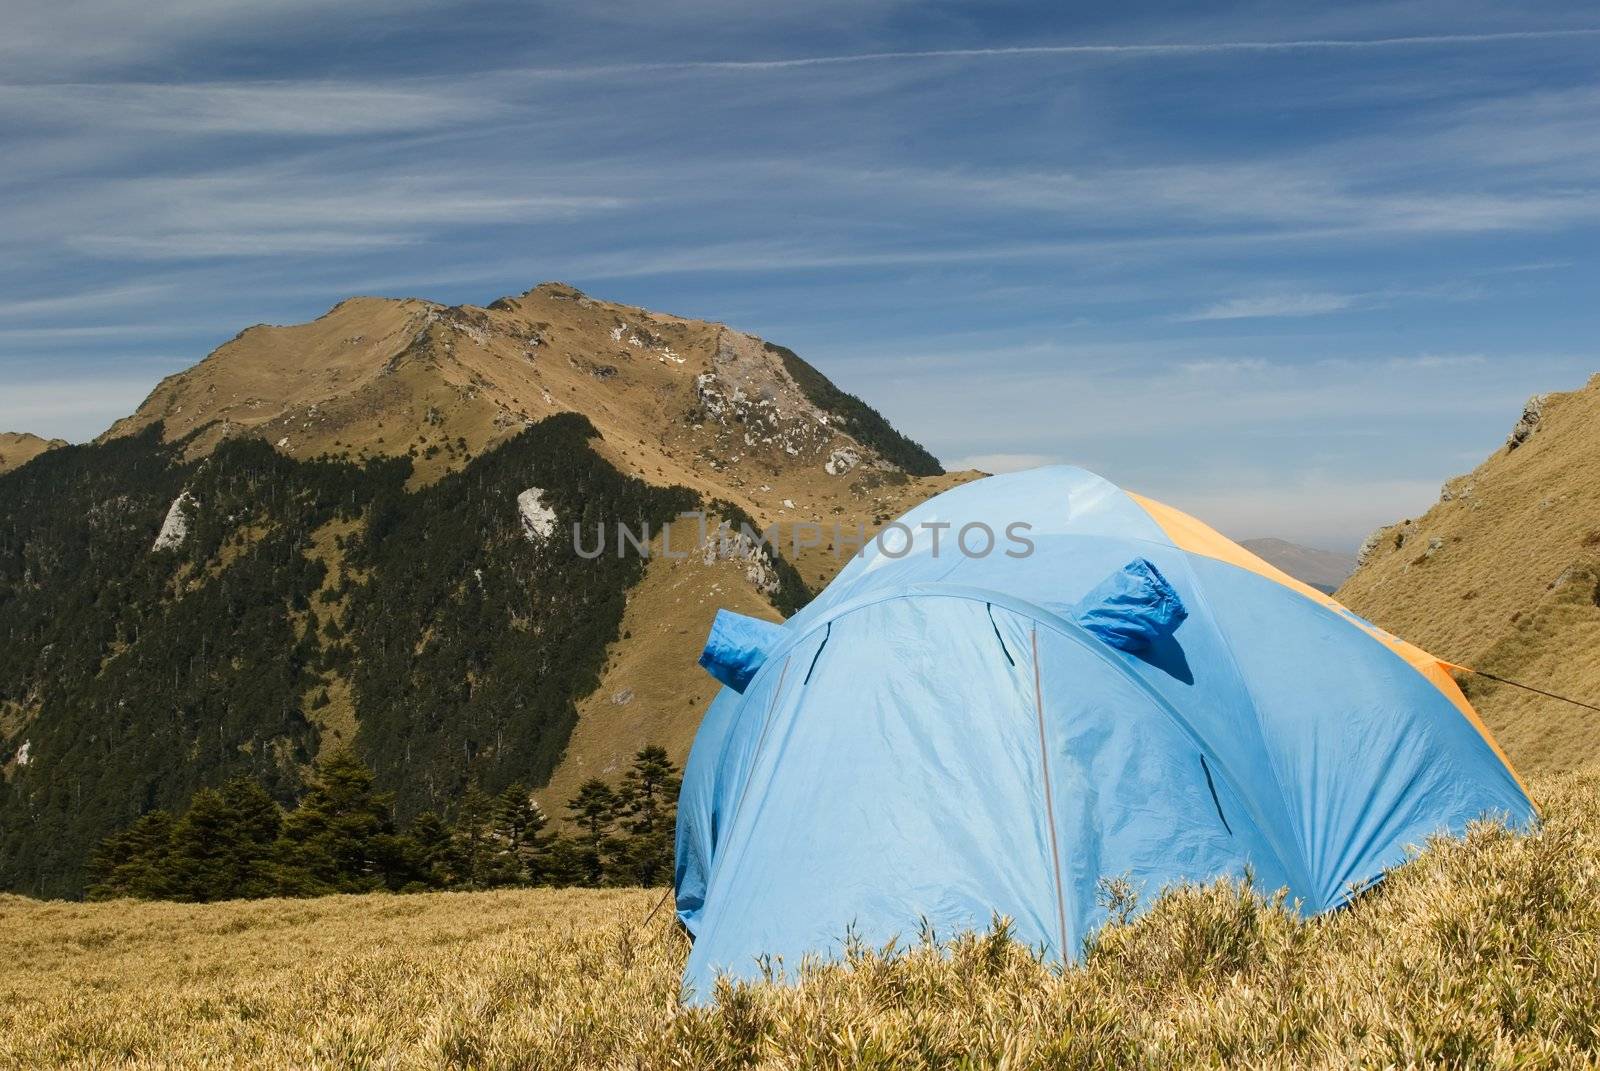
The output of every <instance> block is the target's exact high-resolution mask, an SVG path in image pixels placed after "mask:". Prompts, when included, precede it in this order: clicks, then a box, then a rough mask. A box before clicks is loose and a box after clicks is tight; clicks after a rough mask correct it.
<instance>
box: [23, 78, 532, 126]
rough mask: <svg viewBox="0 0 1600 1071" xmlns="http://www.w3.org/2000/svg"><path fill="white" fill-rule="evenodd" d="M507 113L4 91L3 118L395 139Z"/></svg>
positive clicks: (333, 94)
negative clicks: (396, 134) (396, 135)
mask: <svg viewBox="0 0 1600 1071" xmlns="http://www.w3.org/2000/svg"><path fill="white" fill-rule="evenodd" d="M504 107H505V105H504V104H502V103H500V102H498V101H496V100H494V99H492V98H488V99H486V98H485V95H484V94H483V93H482V92H481V90H479V91H473V90H472V89H470V88H465V87H462V86H460V85H450V84H441V83H439V82H437V81H430V82H423V81H416V82H412V83H409V84H405V83H402V84H392V83H384V82H366V83H361V82H356V83H340V82H323V81H305V82H245V83H209V84H161V83H148V82H114V83H93V84H82V83H79V84H47V85H15V84H12V85H0V119H10V120H12V121H19V120H23V121H28V122H33V123H41V124H47V125H49V126H51V127H57V128H61V127H79V128H83V127H88V128H93V129H116V130H121V131H128V130H143V131H155V132H161V133H170V134H184V135H192V136H200V135H208V134H271V135H280V136H282V135H297V136H305V137H332V136H338V135H352V134H375V133H393V132H397V131H407V130H425V129H430V128H434V127H439V126H442V125H444V124H447V123H459V122H464V121H468V120H472V121H483V120H487V119H492V118H494V117H495V116H496V115H497V114H500V113H501V112H503V110H504Z"/></svg>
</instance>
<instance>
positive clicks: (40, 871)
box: [0, 284, 965, 894]
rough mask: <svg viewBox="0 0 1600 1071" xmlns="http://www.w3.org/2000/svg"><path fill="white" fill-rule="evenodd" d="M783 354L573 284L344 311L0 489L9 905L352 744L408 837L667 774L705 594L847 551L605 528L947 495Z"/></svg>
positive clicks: (239, 346)
mask: <svg viewBox="0 0 1600 1071" xmlns="http://www.w3.org/2000/svg"><path fill="white" fill-rule="evenodd" d="M793 360H795V361H797V360H798V358H795V359H793ZM788 363H791V362H788V359H786V358H785V357H783V356H782V354H781V353H780V352H779V351H778V350H777V349H776V348H773V347H770V346H768V345H767V344H765V343H763V342H762V341H761V340H759V339H755V338H752V337H750V336H747V335H742V334H740V333H738V332H734V331H731V330H729V329H728V328H725V327H722V326H721V325H717V324H708V323H702V322H698V321H689V320H681V319H678V318H675V317H668V316H658V315H655V314H651V313H648V312H645V311H643V310H639V309H633V308H629V307H624V306H617V305H609V304H606V303H603V302H598V301H594V300H592V299H590V298H588V297H586V296H584V295H582V294H579V293H578V292H577V291H574V290H572V289H571V288H569V287H563V286H560V285H558V284H549V285H546V286H542V287H538V288H536V289H535V290H533V291H530V292H529V293H528V294H526V295H522V296H521V297H517V298H511V299H504V300H502V301H497V302H495V303H493V305H491V306H489V307H487V308H482V309H480V308H472V307H462V308H446V307H444V306H439V305H435V304H432V303H429V302H424V301H416V300H403V301H390V300H383V299H375V298H358V299H354V300H351V301H346V302H344V303H342V304H340V305H338V306H336V307H335V308H334V309H332V310H331V311H330V312H329V313H328V314H327V315H325V316H323V317H321V318H320V319H318V320H316V321H313V322H312V323H309V324H302V325H298V326H294V327H281V328H278V327H258V328H252V329H250V330H247V331H245V332H242V333H241V334H240V335H239V336H237V337H236V338H235V339H233V340H232V341H230V342H229V343H227V344H225V345H224V346H222V347H220V348H219V349H218V350H217V351H216V352H215V353H213V354H212V355H211V356H209V357H207V358H206V359H205V360H204V361H202V362H201V363H200V364H199V365H197V366H195V367H194V368H192V369H190V370H189V371H187V372H184V373H181V374H179V375H176V376H173V377H170V378H168V379H167V380H165V381H163V382H162V383H161V384H160V385H159V386H158V387H157V388H156V390H155V391H154V392H153V393H152V394H151V396H150V397H149V398H148V399H147V400H146V401H145V403H144V404H143V405H141V406H140V408H139V409H138V411H137V412H135V413H134V414H133V415H132V416H130V417H128V418H126V419H125V420H122V421H119V422H118V423H117V424H116V425H115V426H114V427H113V428H112V429H111V430H110V431H109V432H108V433H107V434H106V435H104V436H102V437H101V439H100V440H99V441H97V442H96V443H94V444H91V445H87V446H82V447H67V448H64V449H57V450H52V451H50V452H49V453H47V454H45V455H43V456H41V457H40V458H38V459H37V460H35V461H34V462H32V463H30V464H29V465H27V466H25V467H23V468H20V469H18V470H16V471H14V472H12V473H9V474H6V475H5V476H3V477H0V619H3V622H4V623H3V625H0V629H3V638H4V639H5V640H6V646H5V649H4V651H3V652H0V887H10V888H16V889H22V890H26V891H29V892H34V893H49V894H71V893H74V892H76V891H77V889H78V888H79V885H78V882H79V873H78V867H79V864H80V863H81V860H82V858H83V856H84V854H85V853H86V851H87V849H88V847H89V846H90V845H91V844H92V842H93V841H94V840H96V839H98V838H99V837H100V836H103V835H104V834H105V833H107V832H110V831H111V830H112V829H113V828H116V827H118V826H120V825H122V824H125V823H126V822H127V821H129V820H131V819H132V818H133V817H136V816H137V815H138V814H140V813H142V812H144V811H145V810H148V809H150V808H152V807H170V806H174V805H178V804H181V803H182V802H183V800H184V799H185V798H186V797H187V795H188V794H189V793H191V792H192V791H193V790H194V789H195V788H197V787H199V786H200V785H205V784H216V783H217V782H218V781H220V780H221V779H223V778H225V777H227V776H231V775H234V774H238V773H252V774H255V775H256V776H258V777H260V778H261V779H262V780H263V781H264V782H265V783H267V784H268V785H269V786H270V787H271V789H272V790H273V791H274V792H275V793H276V794H277V795H278V796H279V797H280V799H287V798H289V797H291V796H292V795H293V794H294V793H295V792H296V791H298V789H299V785H300V775H301V773H302V771H303V770H304V767H305V765H306V763H308V762H309V761H310V760H311V759H312V758H313V757H314V756H315V755H316V754H318V753H320V752H323V751H326V750H327V749H328V748H330V747H334V746H338V745H340V744H343V743H349V742H352V741H353V742H354V743H355V744H356V745H357V747H358V749H359V750H360V751H361V753H362V755H363V757H364V758H365V759H366V760H367V761H368V762H369V763H371V764H372V765H373V767H374V769H375V771H376V772H377V773H378V775H379V777H380V779H381V783H382V784H383V785H384V786H385V787H386V788H388V789H390V790H392V791H394V792H396V793H397V794H398V803H399V810H400V812H401V814H402V815H403V816H405V815H410V814H415V813H416V812H418V811H420V810H424V809H437V810H446V811H448V810H449V809H450V808H451V806H452V805H453V803H454V801H455V800H456V799H457V798H458V797H459V795H460V793H461V792H462V791H463V789H464V787H465V785H466V784H467V782H468V781H469V780H476V781H478V782H480V783H481V784H482V786H483V787H484V788H486V789H488V790H490V791H493V790H494V789H495V788H497V787H500V786H503V785H504V784H505V783H508V782H509V781H511V780H514V779H515V780H525V781H528V782H530V783H533V784H536V785H537V784H543V783H545V782H546V781H550V787H549V788H548V789H547V790H546V791H545V792H544V793H542V796H541V798H542V799H543V801H544V802H545V804H546V806H547V809H548V810H550V811H551V812H552V813H554V814H556V815H558V816H559V815H560V813H561V805H562V804H563V803H564V801H565V799H566V798H567V793H569V792H570V791H571V789H572V788H574V787H575V786H576V785H577V784H578V783H579V782H581V780H582V779H583V777H584V776H586V775H587V774H588V773H589V772H605V771H607V770H610V769H611V768H613V767H614V766H615V765H616V764H617V763H618V762H623V761H626V759H627V757H629V756H631V755H632V754H633V752H634V751H635V750H637V749H638V747H639V746H640V745H641V744H643V743H644V742H646V741H660V742H663V743H666V744H667V745H668V746H669V747H670V748H671V750H672V752H673V758H674V759H675V760H678V761H681V760H682V759H683V757H684V754H685V753H686V751H687V747H688V743H689V740H690V739H691V737H692V733H693V730H694V727H695V725H696V723H697V721H698V717H699V713H700V711H701V710H702V709H703V707H704V702H705V700H706V699H707V698H709V695H710V692H711V688H710V684H711V682H710V681H709V679H708V678H706V677H705V675H704V673H703V671H701V670H700V669H699V668H698V667H697V666H696V665H695V660H696V656H697V655H698V652H699V647H700V644H701V642H702V640H703V638H704V634H705V630H706V628H707V626H708V625H709V622H710V619H711V616H712V614H713V613H714V611H715V609H716V607H718V606H729V607H731V608H735V609H741V610H744V611H746V612H752V613H765V614H768V615H771V614H773V613H774V612H775V608H776V609H781V610H784V611H785V612H788V611H792V609H793V608H794V607H795V606H796V605H798V604H800V603H801V602H803V601H804V599H805V598H806V597H807V596H806V591H805V586H804V583H803V582H802V581H801V579H800V576H801V573H803V574H804V577H805V582H806V583H810V584H812V585H818V584H820V583H821V582H823V581H825V580H826V578H827V577H828V576H829V575H831V573H832V571H833V570H834V569H836V568H837V567H838V565H839V564H840V562H839V561H837V560H835V559H833V558H832V557H830V556H827V555H823V554H818V553H816V552H814V551H813V552H811V553H810V554H808V555H807V556H806V557H805V558H803V559H802V560H800V561H799V562H798V563H797V564H798V565H799V567H800V571H801V573H796V572H795V570H794V569H793V568H791V567H790V566H789V565H788V564H787V563H786V562H784V561H783V560H782V558H781V557H778V556H773V555H770V554H759V555H751V554H745V555H744V556H742V557H740V558H738V559H736V560H728V561H722V560H718V559H717V557H716V556H715V555H708V554H706V553H703V552H699V553H695V554H693V555H691V556H690V557H689V558H688V559H685V560H678V559H664V558H660V557H657V558H654V559H652V560H650V561H649V562H644V561H642V560H640V559H639V558H638V557H636V556H633V555H629V556H627V557H626V558H619V557H617V556H616V554H615V552H614V548H615V538H614V530H613V529H614V525H615V523H616V522H619V521H620V522H624V523H626V524H628V525H629V527H630V528H631V529H633V530H637V529H638V527H639V525H640V523H641V522H646V521H648V522H649V523H650V524H652V525H653V526H655V527H656V528H657V529H659V527H660V525H661V524H662V523H664V522H666V521H669V520H671V519H673V518H674V517H675V516H676V515H677V514H678V513H680V512H682V511H684V510H692V509H696V508H699V507H702V506H705V505H711V504H714V508H715V510H716V513H717V515H718V516H721V517H728V518H740V519H748V520H749V521H751V522H752V523H753V524H754V525H755V526H756V527H758V528H765V527H766V526H767V525H769V524H777V525H779V527H780V530H787V528H788V526H792V525H793V524H795V523H798V522H802V521H820V522H823V523H828V522H832V521H835V520H837V521H839V522H840V523H844V524H847V525H853V524H855V523H858V522H859V523H864V524H866V525H867V526H868V527H869V528H870V527H871V526H873V524H874V523H875V522H877V521H878V520H881V519H886V518H887V517H889V516H892V515H894V514H897V513H899V512H900V511H901V510H903V509H904V508H906V507H907V506H909V505H910V504H911V503H913V502H915V501H917V500H920V499H921V498H923V497H926V496H927V495H929V494H932V493H935V492H937V491H938V490H942V489H943V488H945V487H948V486H950V485H952V484H953V483H955V482H959V481H960V480H961V479H963V478H965V477H964V475H963V474H954V475H944V474H940V475H933V476H927V477H916V476H911V475H908V474H907V473H906V472H905V471H904V470H903V469H902V468H901V467H900V465H899V464H898V463H896V462H895V461H892V460H890V459H888V458H887V457H886V456H885V455H884V453H883V452H882V451H883V450H887V451H889V452H890V453H891V454H894V455H895V456H897V457H903V458H905V459H907V460H908V461H909V463H912V464H915V465H917V466H919V467H920V468H921V469H923V470H925V471H926V470H929V469H933V470H936V469H937V463H936V462H931V459H930V458H928V457H927V456H926V455H925V453H922V452H921V451H920V447H916V446H915V444H912V443H910V442H909V440H905V439H904V438H903V437H901V436H899V435H898V433H896V432H894V431H893V429H892V428H889V427H888V425H887V423H886V422H883V420H882V418H881V417H880V416H878V414H876V413H875V412H873V411H872V410H870V409H869V408H867V407H866V406H865V405H864V403H861V402H859V400H857V399H853V398H851V397H850V396H848V395H844V394H843V392H840V391H838V390H837V388H834V387H833V386H832V385H831V384H828V383H827V381H826V380H825V379H823V378H822V377H821V376H820V374H819V373H817V372H816V371H815V370H814V369H810V368H809V366H805V368H806V371H805V377H806V384H805V386H803V387H802V386H801V385H800V384H799V383H797V382H796V381H795V379H794V378H793V377H792V376H791V374H790V372H789V371H788ZM813 399H820V400H821V401H820V404H819V402H818V401H816V400H813ZM839 399H844V401H840V400H839ZM823 406H834V407H835V409H828V408H824V407H823ZM846 426H849V427H858V426H859V427H862V428H865V429H867V430H866V431H865V432H863V434H864V435H865V436H866V437H867V438H868V439H870V440H871V443H870V444H869V443H868V442H863V441H862V440H859V439H857V438H855V437H853V436H852V435H851V434H848V433H847V432H845V431H844V430H842V428H844V427H846ZM872 444H878V445H872ZM880 447H881V449H880ZM525 494H531V495H532V498H528V499H526V500H525ZM580 522H581V523H582V525H583V526H584V530H585V531H593V530H594V527H595V526H596V525H601V526H604V527H605V528H606V530H607V531H608V532H612V542H611V548H612V549H611V550H609V551H608V553H606V554H604V555H602V556H601V557H599V558H597V559H592V560H590V559H583V560H580V558H579V557H578V556H577V555H576V553H575V552H574V550H573V547H572V540H571V535H570V532H571V526H572V524H574V523H580ZM530 525H533V526H534V527H539V526H540V525H544V526H546V528H547V530H545V531H542V532H539V533H535V532H533V531H531V530H530ZM687 531H688V532H692V531H693V525H688V526H687ZM684 534H685V528H684V527H680V529H679V533H678V537H677V539H676V540H675V542H676V545H677V547H678V549H682V546H683V535H684ZM657 545H658V547H659V540H658V543H657ZM569 742H570V744H571V746H570V747H569ZM564 757H565V758H564Z"/></svg>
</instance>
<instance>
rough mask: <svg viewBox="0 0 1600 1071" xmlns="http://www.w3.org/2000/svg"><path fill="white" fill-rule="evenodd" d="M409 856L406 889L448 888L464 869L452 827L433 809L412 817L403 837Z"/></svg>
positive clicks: (403, 889) (405, 850) (402, 841)
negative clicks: (451, 830)
mask: <svg viewBox="0 0 1600 1071" xmlns="http://www.w3.org/2000/svg"><path fill="white" fill-rule="evenodd" d="M401 845H402V849H403V851H404V854H405V859H406V881H405V884H404V886H403V887H402V891H405V892H420V891H422V890H424V889H445V888H449V887H450V885H452V884H453V883H454V882H455V880H456V875H457V874H458V873H459V872H460V870H461V860H460V857H459V855H458V853H457V852H456V845H455V841H454V839H453V837H452V836H451V832H450V827H449V826H448V825H446V824H445V821H444V819H442V818H440V817H439V816H438V815H437V814H435V813H434V812H432V811H423V812H422V813H421V814H419V815H417V816H416V817H415V818H413V819H412V820H411V825H410V826H409V827H407V829H406V831H405V834H404V836H403V837H402V839H401Z"/></svg>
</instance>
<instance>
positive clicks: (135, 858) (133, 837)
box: [88, 811, 173, 900]
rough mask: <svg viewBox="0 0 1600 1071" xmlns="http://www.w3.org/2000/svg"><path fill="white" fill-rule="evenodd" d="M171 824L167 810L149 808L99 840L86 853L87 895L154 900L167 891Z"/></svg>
mask: <svg viewBox="0 0 1600 1071" xmlns="http://www.w3.org/2000/svg"><path fill="white" fill-rule="evenodd" d="M172 825H173V819H172V815H171V814H169V813H168V812H166V811H151V812H150V813H149V814H146V815H143V816H142V817H140V818H139V819H138V820H137V821H135V822H134V823H133V825H131V826H129V827H128V828H127V829H125V830H123V831H122V832H121V833H113V834H112V835H111V836H109V837H107V838H106V839H105V840H104V841H102V842H101V843H100V846H99V847H98V848H97V849H95V851H94V853H93V854H92V855H91V856H90V857H89V868H88V877H89V891H88V895H89V898H90V899H91V900H113V899H116V898H118V897H123V896H129V897H134V898H135V899H140V900H156V899H161V898H163V897H166V896H168V895H170V890H171V885H170V881H169V878H168V872H167V857H168V856H169V855H170V854H171V851H172Z"/></svg>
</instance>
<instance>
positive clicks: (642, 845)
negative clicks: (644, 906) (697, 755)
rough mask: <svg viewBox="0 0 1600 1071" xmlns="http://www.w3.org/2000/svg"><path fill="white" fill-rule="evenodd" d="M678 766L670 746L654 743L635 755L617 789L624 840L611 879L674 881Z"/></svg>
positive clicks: (652, 882) (643, 882) (641, 882)
mask: <svg viewBox="0 0 1600 1071" xmlns="http://www.w3.org/2000/svg"><path fill="white" fill-rule="evenodd" d="M682 781H683V779H682V777H680V776H679V774H678V768H677V767H676V766H674V765H673V763H672V760H671V759H669V758H668V757H667V752H666V749H665V748H662V747H659V746H657V745H654V744H651V745H649V746H647V747H644V748H642V749H640V751H639V752H638V753H637V754H635V755H634V757H633V766H632V767H631V768H630V769H629V770H628V772H627V774H626V775H624V777H623V779H622V785H621V787H620V788H619V789H618V791H617V814H618V816H619V818H620V820H621V824H622V828H623V830H624V831H625V832H626V834H627V835H626V836H625V837H621V838H618V840H617V853H616V856H615V858H614V860H613V862H612V865H611V867H610V868H609V869H610V870H611V874H610V877H611V879H612V880H614V881H616V880H621V881H626V882H627V883H629V884H633V885H645V886H650V885H662V884H666V883H668V882H670V881H671V880H672V872H673V864H674V859H673V854H674V853H673V838H674V835H675V833H676V816H677V800H678V786H679V785H680V784H682Z"/></svg>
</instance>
